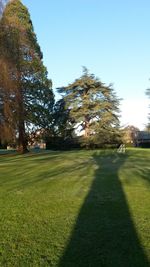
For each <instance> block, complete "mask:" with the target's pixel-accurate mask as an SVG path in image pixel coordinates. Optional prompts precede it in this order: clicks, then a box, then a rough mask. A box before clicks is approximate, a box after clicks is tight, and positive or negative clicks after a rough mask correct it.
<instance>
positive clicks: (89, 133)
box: [58, 68, 119, 146]
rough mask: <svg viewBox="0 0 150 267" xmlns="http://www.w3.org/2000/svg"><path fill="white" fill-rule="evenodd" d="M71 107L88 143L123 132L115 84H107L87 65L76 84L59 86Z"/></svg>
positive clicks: (101, 142) (67, 105)
mask: <svg viewBox="0 0 150 267" xmlns="http://www.w3.org/2000/svg"><path fill="white" fill-rule="evenodd" d="M58 92H59V93H60V94H62V96H63V100H64V102H65V104H66V109H69V115H70V118H71V119H72V120H73V121H74V126H75V125H77V126H78V128H80V131H83V132H84V138H83V139H84V142H83V143H85V144H86V145H87V146H88V145H89V144H92V143H95V144H103V143H109V142H113V141H116V139H117V138H116V136H117V135H118V133H119V119H118V112H119V108H118V106H119V99H118V98H117V96H116V94H115V92H114V89H113V88H112V86H111V85H109V86H106V85H105V84H104V83H102V82H101V81H100V80H99V79H98V78H96V77H95V76H94V75H93V74H89V72H88V70H87V69H86V68H84V69H83V75H82V76H81V77H80V78H79V79H76V80H75V82H73V83H72V84H70V85H68V86H66V87H61V88H58Z"/></svg>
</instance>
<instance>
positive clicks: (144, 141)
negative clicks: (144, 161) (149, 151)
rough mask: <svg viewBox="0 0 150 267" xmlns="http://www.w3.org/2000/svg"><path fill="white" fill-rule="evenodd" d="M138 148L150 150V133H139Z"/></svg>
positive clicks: (137, 138)
mask: <svg viewBox="0 0 150 267" xmlns="http://www.w3.org/2000/svg"><path fill="white" fill-rule="evenodd" d="M136 146H138V147H145V148H146V147H149V148H150V132H146V131H139V132H137V136H136Z"/></svg>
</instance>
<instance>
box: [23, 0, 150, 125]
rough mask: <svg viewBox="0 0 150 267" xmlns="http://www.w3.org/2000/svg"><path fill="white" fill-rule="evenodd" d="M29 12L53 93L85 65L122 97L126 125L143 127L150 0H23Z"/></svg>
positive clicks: (149, 70) (149, 61) (149, 60)
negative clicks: (51, 82)
mask: <svg viewBox="0 0 150 267" xmlns="http://www.w3.org/2000/svg"><path fill="white" fill-rule="evenodd" d="M22 2H23V3H24V4H25V5H26V6H27V7H28V9H29V12H30V15H31V19H32V22H33V25H34V29H35V33H36V34H37V38H38V42H39V44H40V46H41V49H42V51H43V54H44V64H45V65H46V66H47V69H48V72H49V77H50V78H51V79H52V81H53V88H54V89H55V88H56V87H60V86H65V85H67V84H68V83H71V82H73V81H74V80H75V79H76V78H78V77H79V76H80V75H81V74H82V66H86V67H87V68H88V69H89V70H90V72H91V73H94V74H95V75H96V76H98V77H99V78H100V79H101V80H102V82H105V83H106V84H109V83H113V84H114V89H115V91H116V92H117V95H118V96H119V97H120V98H123V101H122V104H121V106H120V108H121V112H122V113H121V114H122V118H121V122H122V124H123V125H126V124H134V125H135V126H138V127H140V128H141V129H142V128H143V127H144V124H145V123H147V121H148V119H147V116H148V99H147V97H146V96H145V90H146V88H148V87H150V81H149V78H150V30H149V29H150V19H149V13H150V1H149V0H142V1H141V0H136V1H135V0H130V1H129V0H126V1H125V0H124V1H120V0H113V1H112V0H54V1H50V0H43V1H42V4H41V1H37V0H32V1H31V0H23V1H22Z"/></svg>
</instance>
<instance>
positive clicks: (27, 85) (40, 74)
mask: <svg viewBox="0 0 150 267" xmlns="http://www.w3.org/2000/svg"><path fill="white" fill-rule="evenodd" d="M42 58H43V55H42V52H41V49H40V46H39V44H38V42H37V38H36V35H35V33H34V29H33V25H32V21H31V18H30V15H29V12H28V10H27V8H26V7H25V6H24V5H23V4H22V3H21V1H19V0H12V1H10V3H8V4H7V6H6V8H5V11H4V13H3V16H2V19H1V21H0V65H1V66H2V71H1V73H0V97H1V99H0V101H1V109H2V112H1V118H2V117H3V125H5V126H6V122H7V121H8V123H9V126H10V127H11V129H13V130H14V131H15V132H16V136H18V150H19V151H20V152H22V153H24V152H26V151H27V135H26V129H27V128H29V129H30V128H31V127H33V128H40V127H45V126H47V125H48V124H50V121H51V120H52V115H51V114H52V110H53V104H54V95H53V92H52V82H51V80H49V79H48V77H47V70H46V67H45V66H44V65H43V61H42ZM4 76H6V77H5V79H4ZM4 80H5V82H4ZM6 103H7V108H5V106H6ZM10 122H11V123H10Z"/></svg>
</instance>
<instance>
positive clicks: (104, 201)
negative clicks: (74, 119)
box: [0, 149, 150, 267]
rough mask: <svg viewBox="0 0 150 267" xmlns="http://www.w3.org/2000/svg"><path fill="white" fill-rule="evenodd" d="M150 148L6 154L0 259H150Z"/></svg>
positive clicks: (48, 262) (130, 265)
mask: <svg viewBox="0 0 150 267" xmlns="http://www.w3.org/2000/svg"><path fill="white" fill-rule="evenodd" d="M149 162H150V150H146V149H130V150H128V151H127V152H126V153H125V154H122V155H121V154H117V153H116V152H114V151H104V150H102V151H73V152H72V151H71V152H50V151H49V152H42V153H29V154H27V155H23V156H21V155H16V154H8V155H2V154H1V155H0V266H2V267H5V266H10V267H12V266H17V267H22V266H23V267H24V266H27V267H28V266H29V267H32V266H33V267H36V266H40V267H41V266H43V267H46V266H53V267H54V266H58V267H75V266H77V267H82V266H83V267H146V266H150V164H149Z"/></svg>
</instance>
